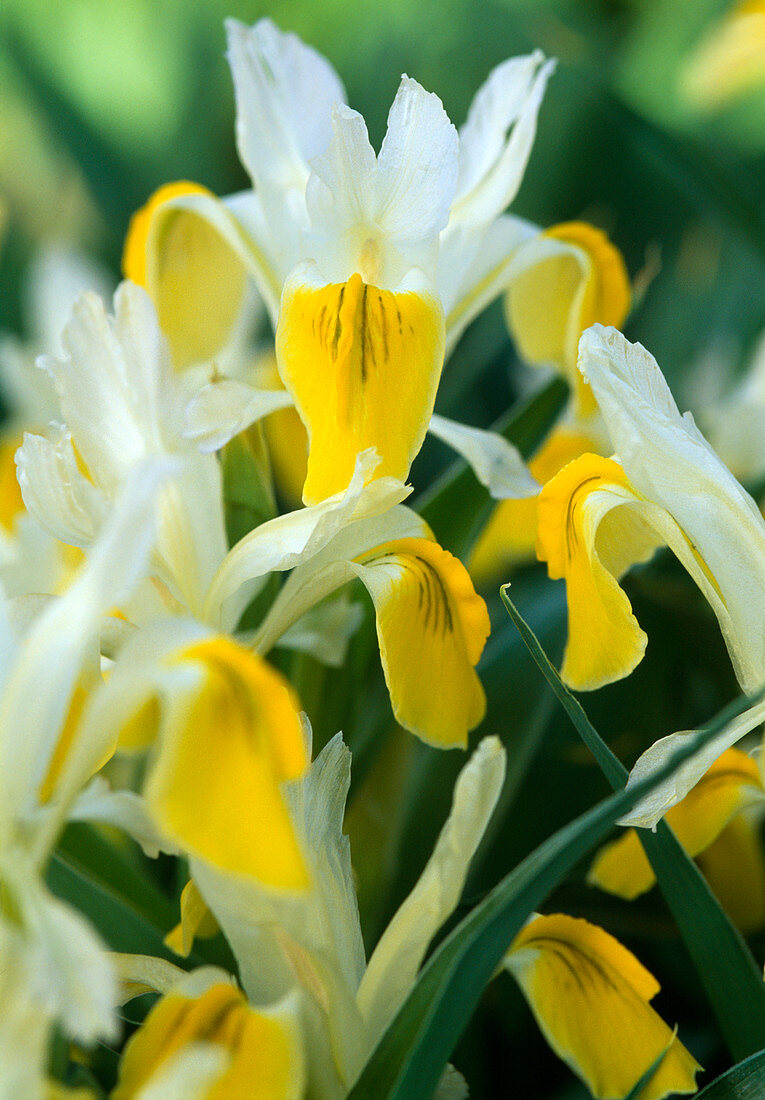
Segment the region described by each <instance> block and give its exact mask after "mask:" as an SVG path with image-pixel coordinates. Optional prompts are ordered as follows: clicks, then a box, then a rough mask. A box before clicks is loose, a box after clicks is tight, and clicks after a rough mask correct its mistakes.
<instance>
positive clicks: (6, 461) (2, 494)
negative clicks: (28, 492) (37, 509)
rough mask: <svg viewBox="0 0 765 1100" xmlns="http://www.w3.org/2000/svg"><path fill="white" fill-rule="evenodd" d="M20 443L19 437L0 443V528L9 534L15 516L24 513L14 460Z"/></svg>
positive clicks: (21, 440)
mask: <svg viewBox="0 0 765 1100" xmlns="http://www.w3.org/2000/svg"><path fill="white" fill-rule="evenodd" d="M22 442H23V439H22V438H21V436H19V437H18V438H14V439H4V440H3V441H2V442H0V527H2V528H3V529H4V530H5V531H7V532H8V533H9V534H10V533H11V532H12V531H13V525H14V522H15V520H16V516H18V515H19V514H20V513H21V512H23V511H24V501H23V499H22V496H21V488H20V486H19V482H18V478H17V477H16V462H15V460H14V456H15V454H16V451H17V450H18V449H19V447H20V446H21V444H22Z"/></svg>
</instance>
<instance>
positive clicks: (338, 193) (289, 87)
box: [125, 19, 551, 503]
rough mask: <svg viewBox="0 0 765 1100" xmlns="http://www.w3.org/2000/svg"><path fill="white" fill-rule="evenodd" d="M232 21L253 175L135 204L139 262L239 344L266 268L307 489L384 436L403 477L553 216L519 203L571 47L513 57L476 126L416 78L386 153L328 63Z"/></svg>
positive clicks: (176, 300) (245, 148)
mask: <svg viewBox="0 0 765 1100" xmlns="http://www.w3.org/2000/svg"><path fill="white" fill-rule="evenodd" d="M227 28H228V36H229V59H230V62H231V67H232V72H233V76H234V86H235V92H236V99H237V138H238V145H239V152H240V156H241V159H242V162H243V164H244V165H245V167H246V168H247V170H248V172H249V173H250V175H251V177H252V181H253V190H252V191H248V192H244V193H242V194H240V195H235V196H232V197H231V198H230V199H227V200H225V201H224V202H219V201H218V200H216V199H215V198H214V197H213V196H211V195H210V194H209V193H208V192H205V191H204V190H203V189H201V188H199V187H197V186H196V185H180V186H179V187H178V186H176V188H175V190H174V191H164V192H161V193H160V194H159V195H158V196H157V199H155V200H153V201H152V202H150V204H149V206H148V207H147V208H146V209H145V210H144V211H142V212H140V213H139V214H138V215H136V218H135V219H134V222H133V225H132V228H131V233H130V235H129V238H128V242H127V245H126V252H125V271H126V274H127V275H128V276H129V277H131V278H134V279H136V280H137V281H139V282H144V283H145V285H146V286H147V288H148V289H149V292H150V294H151V295H152V297H153V299H154V301H155V302H156V303H157V305H158V308H159V312H160V322H161V324H162V326H163V328H164V329H165V330H166V331H168V333H171V334H172V333H173V332H174V331H176V329H178V328H179V327H182V326H179V325H178V323H177V320H178V318H179V317H180V316H181V315H184V316H185V315H186V313H187V312H188V311H189V310H192V311H195V312H196V313H197V315H198V317H208V323H207V325H206V327H205V335H206V336H209V333H211V332H214V333H217V334H218V336H219V340H220V343H221V344H223V343H224V342H225V339H226V335H227V333H226V331H225V330H226V324H225V321H226V320H229V321H230V320H233V318H234V317H235V316H236V313H237V308H238V303H239V302H240V300H241V295H242V272H243V271H244V270H246V271H248V272H249V273H251V274H252V275H253V276H254V278H255V281H256V283H257V286H258V290H259V291H260V293H261V295H262V297H263V300H264V302H265V303H266V307H267V309H268V310H269V313H270V315H271V319H272V322H273V324H274V328H275V331H276V347H277V356H278V361H279V370H280V373H281V376H282V379H283V381H284V383H285V385H286V386H287V388H288V389H289V391H290V393H291V394H292V397H293V399H294V402H295V405H296V407H297V409H298V412H299V413H300V416H301V418H302V419H303V421H304V423H305V425H306V427H307V429H308V433H309V437H310V443H311V446H310V454H309V462H308V476H307V480H306V483H305V486H304V491H303V495H304V500H305V501H306V503H316V502H317V501H319V500H321V499H324V498H325V497H327V496H330V495H332V494H333V493H336V492H338V491H339V490H340V489H341V488H342V487H343V486H345V485H346V484H347V483H348V480H349V478H350V476H351V472H352V470H353V465H354V462H355V457H356V454H357V453H358V452H359V451H361V450H364V449H367V448H369V447H375V448H376V450H377V451H378V453H379V454H380V455H381V458H382V461H381V464H380V469H379V471H378V473H377V476H386V475H392V476H395V477H397V478H399V479H401V480H403V479H405V478H406V476H407V473H408V470H409V466H410V464H411V461H412V459H413V457H414V456H415V454H416V453H417V451H418V450H419V448H420V446H421V444H422V440H423V438H424V435H425V432H426V430H427V427H428V423H429V421H430V417H431V414H432V412H433V404H434V400H435V394H436V389H437V386H438V381H439V376H440V372H441V367H442V365H443V361H444V356H445V355H446V354H448V352H449V351H450V350H451V348H452V347H453V346H454V344H455V342H456V340H457V339H458V337H459V335H460V333H461V332H462V331H463V330H464V328H465V326H466V325H467V324H468V323H469V321H470V320H471V319H472V318H473V317H475V316H476V314H477V313H478V312H479V311H480V310H481V309H482V308H484V307H485V305H486V304H488V302H490V301H491V300H492V298H494V297H496V296H497V295H498V294H499V293H501V291H502V290H503V289H504V287H505V286H506V285H507V284H508V281H509V280H510V278H511V277H512V270H513V262H514V257H515V254H516V252H517V250H518V247H519V245H520V244H521V242H523V241H525V240H528V239H529V238H530V237H533V236H535V235H536V233H537V230H536V227H534V226H530V225H528V224H527V223H524V222H522V221H520V220H519V219H517V218H512V217H510V216H507V215H503V213H502V212H503V210H504V209H505V208H506V207H507V205H508V204H509V203H510V202H511V201H512V199H513V198H514V196H515V194H516V192H517V190H518V187H519V185H520V182H521V178H522V175H523V171H524V168H525V165H526V161H527V159H528V156H529V153H530V150H531V146H532V143H533V140H534V135H535V130H536V117H537V112H538V109H539V104H540V101H541V97H542V94H543V92H544V87H545V84H546V82H547V79H548V76H549V73H550V71H551V64H550V63H549V62H547V63H545V62H544V59H543V58H542V55H541V54H539V53H534V54H532V55H529V56H528V57H521V58H515V59H511V60H509V61H506V62H504V63H503V64H502V65H500V66H498V67H497V68H496V69H495V70H494V71H493V73H492V74H491V75H490V77H489V79H488V80H487V81H486V83H485V84H484V86H483V87H482V88H481V90H480V91H479V92H478V95H477V96H476V98H475V100H474V102H473V105H472V107H471V110H470V112H469V115H468V119H467V122H466V123H465V125H464V127H463V128H462V129H461V131H460V132H459V133H458V132H457V131H456V130H455V128H454V126H453V125H452V124H451V122H450V121H449V119H448V117H447V115H446V113H445V111H444V109H443V106H442V104H441V101H440V100H439V99H438V97H437V96H435V95H433V94H431V93H428V92H426V91H425V90H424V89H423V88H422V87H421V86H420V85H419V84H418V83H417V82H416V81H414V80H412V79H410V78H409V77H406V76H405V77H404V78H403V79H402V82H401V85H400V87H399V90H398V93H397V95H396V98H395V100H394V103H393V106H392V107H391V111H390V115H389V118H388V131H387V134H386V137H385V140H384V142H383V145H382V148H381V150H380V153H379V155H377V156H376V155H375V152H374V150H373V149H372V146H371V145H370V143H369V138H368V135H367V130H366V125H365V123H364V120H363V118H362V117H361V115H359V114H358V113H357V112H355V111H352V110H351V109H350V108H349V107H347V106H346V104H345V93H344V90H343V87H342V85H341V83H340V81H339V79H338V77H337V75H336V74H335V72H334V71H333V69H332V68H331V66H330V65H329V64H328V62H326V61H325V60H324V59H323V58H321V57H320V56H319V55H318V54H317V53H315V51H313V50H312V49H310V48H309V47H307V46H305V45H303V44H302V43H301V42H300V41H299V40H298V39H297V38H296V37H295V36H294V35H289V34H282V33H281V32H279V31H278V30H277V29H276V27H275V26H274V25H273V24H272V23H271V22H270V21H269V20H265V19H264V20H261V21H260V22H259V23H257V24H255V26H254V27H251V28H247V27H245V26H243V25H242V24H240V23H237V22H236V21H234V20H230V21H229V22H228V24H227ZM213 230H214V232H212V231H213ZM210 283H214V291H211V292H210V293H208V289H209V286H208V284H210ZM226 293H228V299H227V302H226V306H225V308H224V306H223V304H222V302H221V297H222V295H225V294H226ZM194 354H196V356H197V358H204V357H207V356H209V355H210V354H212V349H211V347H210V345H209V341H208V342H207V343H204V346H202V343H200V346H199V347H198V348H197V349H196V351H194V349H191V350H189V349H186V350H185V352H184V355H183V356H182V358H186V359H188V358H190V357H192V358H193V355H194Z"/></svg>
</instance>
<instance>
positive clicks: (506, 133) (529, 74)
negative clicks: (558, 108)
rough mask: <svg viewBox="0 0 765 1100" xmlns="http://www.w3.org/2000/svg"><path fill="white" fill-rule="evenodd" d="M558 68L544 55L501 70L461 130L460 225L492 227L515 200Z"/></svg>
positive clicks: (457, 217)
mask: <svg viewBox="0 0 765 1100" xmlns="http://www.w3.org/2000/svg"><path fill="white" fill-rule="evenodd" d="M554 65H555V63H554V62H553V61H547V62H545V61H544V56H543V54H542V53H541V52H540V51H538V50H537V51H535V52H534V53H533V54H530V55H529V56H528V57H517V58H511V59H510V60H508V61H505V62H503V63H502V64H501V65H498V66H497V68H496V69H494V70H493V72H492V73H491V74H490V75H489V78H488V80H487V81H486V82H485V84H484V85H483V86H482V87H481V88H480V89H479V91H478V93H477V94H476V97H475V99H474V100H473V103H472V105H471V108H470V112H469V114H468V118H467V121H466V123H465V125H464V126H463V127H462V129H461V130H460V152H459V157H460V174H459V181H458V184H457V196H456V199H455V202H454V206H453V207H452V218H453V220H455V221H465V222H469V223H473V224H476V223H483V224H487V223H488V222H490V221H492V220H493V219H494V218H496V217H497V215H498V214H501V213H502V211H503V210H504V209H505V207H506V206H508V205H509V204H510V203H511V202H512V201H513V199H514V198H515V196H516V194H517V192H518V188H519V187H520V184H521V180H522V179H523V173H524V172H525V170H526V162H527V161H528V159H529V154H530V152H531V147H532V145H533V144H534V138H535V136H536V128H537V114H538V112H539V107H540V104H541V102H542V97H543V95H544V92H545V88H546V86H547V81H548V79H549V77H550V74H551V73H552V70H553V68H554Z"/></svg>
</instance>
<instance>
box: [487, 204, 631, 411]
mask: <svg viewBox="0 0 765 1100" xmlns="http://www.w3.org/2000/svg"><path fill="white" fill-rule="evenodd" d="M543 236H544V237H548V238H552V239H554V240H559V241H562V242H563V243H565V244H568V245H571V246H572V247H571V249H570V250H565V251H561V252H559V253H557V254H556V255H552V256H550V255H548V256H545V257H544V258H543V259H541V260H540V261H539V262H537V263H534V264H531V265H530V266H529V267H528V268H526V269H525V270H524V271H523V272H522V273H521V274H520V275H519V276H518V277H517V278H516V279H514V280H513V282H512V284H511V286H510V289H509V291H508V294H507V297H506V299H505V315H506V318H507V323H508V327H509V329H510V332H511V333H512V336H513V339H514V340H515V341H516V344H517V345H518V350H519V351H520V353H521V355H522V356H523V358H524V359H526V360H527V361H528V362H529V363H535V364H536V363H540V364H541V363H546V364H551V365H552V366H555V367H557V369H558V370H559V371H560V372H561V373H562V374H564V375H565V376H566V377H567V378H568V379H569V381H570V383H571V385H572V386H573V387H574V390H575V392H576V395H577V404H578V408H579V410H580V412H582V413H587V412H592V411H593V410H594V408H595V402H594V399H593V397H592V394H591V392H590V389H589V387H588V386H587V385H586V383H585V382H584V381H583V379H582V376H581V375H580V374H579V371H578V370H577V369H576V355H577V345H578V343H579V337H580V336H581V334H582V332H583V331H584V330H585V329H586V328H589V326H590V325H593V324H595V323H596V322H597V323H600V324H602V325H613V326H614V327H615V328H621V326H622V324H623V323H624V319H625V317H626V316H627V313H628V312H629V308H630V301H631V290H630V282H629V276H628V274H627V269H626V267H625V264H624V259H623V257H622V254H621V252H620V251H619V250H618V248H616V247H615V245H613V244H612V243H611V241H610V240H609V239H608V237H607V236H606V234H605V233H603V231H602V230H600V229H596V228H595V226H593V225H588V224H587V223H586V222H562V223H561V224H560V225H554V226H552V227H551V228H550V229H548V230H546V232H545V233H544V234H543Z"/></svg>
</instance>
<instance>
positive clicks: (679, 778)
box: [619, 702, 765, 829]
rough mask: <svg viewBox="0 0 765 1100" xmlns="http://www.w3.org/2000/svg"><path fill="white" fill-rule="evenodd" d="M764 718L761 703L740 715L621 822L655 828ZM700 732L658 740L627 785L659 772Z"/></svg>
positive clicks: (763, 706) (632, 774)
mask: <svg viewBox="0 0 765 1100" xmlns="http://www.w3.org/2000/svg"><path fill="white" fill-rule="evenodd" d="M763 721H765V703H762V702H760V703H757V704H756V705H755V706H753V707H750V709H749V710H747V711H745V712H744V713H743V714H741V715H739V717H738V718H736V719H735V720H734V721H733V722H731V723H730V725H728V726H726V727H725V729H724V730H723V731H722V732H721V733H720V735H719V736H718V737H715V739H714V740H713V741H710V743H709V744H708V745H705V746H704V748H703V749H701V750H700V751H699V752H697V753H696V755H695V756H693V757H692V758H691V759H690V760H688V761H686V763H685V764H683V765H682V766H681V767H680V768H678V770H677V771H676V772H675V773H674V774H673V775H672V776H671V777H670V778H669V779H668V780H666V782H664V783H660V784H659V786H658V787H656V788H655V789H654V790H653V791H652V792H651V794H649V795H646V797H645V798H643V799H641V800H640V802H638V803H637V805H635V806H634V807H633V808H632V809H631V810H630V812H629V813H628V814H625V816H624V817H623V818H621V819H620V821H619V824H620V825H635V826H638V827H640V828H646V829H655V828H656V825H657V822H658V821H659V820H660V819H661V818H662V817H663V816H664V814H665V813H666V812H667V810H669V809H671V808H672V807H673V806H675V805H676V804H677V803H678V802H680V801H681V800H682V799H683V798H685V796H686V795H687V794H688V792H689V791H690V790H691V789H692V788H693V787H695V786H696V784H697V783H698V782H699V780H700V779H701V777H702V776H703V775H704V773H705V772H706V771H707V770H708V769H709V768H710V767H711V765H712V764H714V762H715V760H717V758H718V757H719V756H721V755H722V754H723V753H724V752H725V750H726V749H729V748H730V747H731V745H735V744H736V742H737V741H740V740H741V738H742V737H744V736H745V735H746V734H747V733H750V732H751V731H752V730H753V729H756V727H757V726H759V725H760V724H761V723H762V722H763ZM698 732H699V731H698V730H683V731H682V732H681V733H671V734H670V735H669V736H668V737H662V738H660V740H658V741H656V742H654V744H653V745H651V747H650V748H649V749H646V751H645V752H644V753H642V755H641V756H640V757H638V759H637V761H636V762H635V764H634V766H633V768H632V771H631V772H630V776H629V780H628V781H627V786H628V787H634V786H635V785H636V784H637V783H641V782H642V781H643V780H644V779H648V778H649V777H650V776H652V775H655V774H656V772H657V771H661V769H662V768H663V767H665V766H666V765H667V763H668V762H669V761H670V760H671V758H672V756H674V755H675V754H676V753H678V752H680V751H681V750H682V749H684V748H685V747H686V746H687V745H688V743H689V742H691V741H692V740H693V738H694V737H697V736H698Z"/></svg>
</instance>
